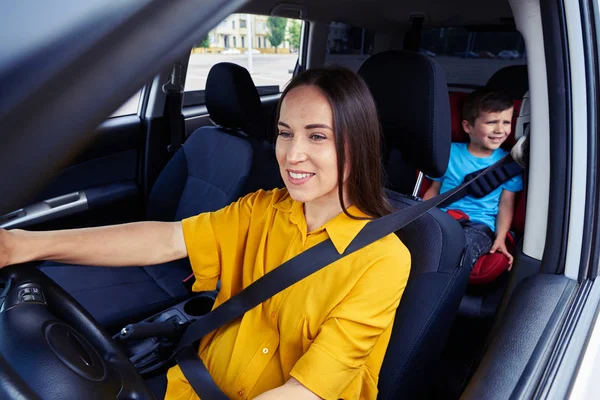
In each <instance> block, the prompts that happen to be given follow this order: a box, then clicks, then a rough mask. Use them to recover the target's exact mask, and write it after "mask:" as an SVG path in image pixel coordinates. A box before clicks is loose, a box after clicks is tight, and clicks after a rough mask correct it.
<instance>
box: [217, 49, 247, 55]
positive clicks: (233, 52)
mask: <svg viewBox="0 0 600 400" xmlns="http://www.w3.org/2000/svg"><path fill="white" fill-rule="evenodd" d="M221 54H225V55H237V54H242V52H241V51H239V50H238V49H225V50H223V51H221Z"/></svg>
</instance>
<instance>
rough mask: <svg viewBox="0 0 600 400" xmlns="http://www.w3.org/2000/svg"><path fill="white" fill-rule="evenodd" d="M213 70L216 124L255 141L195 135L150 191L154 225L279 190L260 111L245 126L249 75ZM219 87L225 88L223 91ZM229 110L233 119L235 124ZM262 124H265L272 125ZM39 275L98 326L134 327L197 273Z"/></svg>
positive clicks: (57, 267) (207, 130) (177, 295)
mask: <svg viewBox="0 0 600 400" xmlns="http://www.w3.org/2000/svg"><path fill="white" fill-rule="evenodd" d="M215 67H216V73H215V74H213V73H212V70H211V74H209V78H208V82H207V90H208V86H210V87H211V90H212V91H213V92H214V91H217V92H219V94H218V96H217V98H216V99H215V96H213V97H212V100H211V101H212V103H211V104H212V105H213V107H212V108H211V109H212V110H213V111H214V112H215V113H217V114H216V115H217V116H216V117H215V116H213V115H212V114H211V118H213V119H215V118H216V120H217V121H220V124H221V125H225V126H230V127H232V126H245V127H249V129H253V133H255V134H256V136H255V137H252V136H250V135H248V134H246V133H245V132H243V131H241V130H239V129H231V128H222V127H202V128H200V129H198V130H196V131H195V132H194V133H192V134H191V135H190V137H189V138H188V139H187V140H186V142H185V143H184V145H183V147H182V148H181V149H180V150H179V151H178V152H177V153H176V154H175V155H174V156H173V158H171V160H170V161H169V163H168V164H167V166H166V167H165V168H164V170H163V171H162V172H161V174H160V175H159V177H158V179H157V181H156V183H155V185H154V187H153V188H152V191H151V193H150V196H149V199H148V204H147V218H148V220H153V221H179V220H182V219H184V218H187V217H191V216H193V215H197V214H200V213H202V212H207V211H214V210H218V209H220V208H223V207H225V206H226V205H228V204H230V203H232V202H234V201H236V200H237V199H238V198H239V197H241V196H243V195H245V194H247V193H250V192H253V191H256V190H258V189H272V188H275V187H277V186H280V185H281V180H280V176H279V169H278V166H277V161H276V159H275V150H274V148H273V145H272V144H271V143H269V142H267V141H265V140H263V139H262V138H260V137H259V135H258V133H262V131H260V130H259V129H258V125H259V121H258V119H257V118H258V117H259V113H258V112H256V113H253V114H248V115H251V117H252V118H253V120H252V121H251V122H244V121H242V118H243V117H244V116H245V113H246V112H250V113H252V112H253V111H252V110H253V107H255V106H256V104H254V103H253V100H248V99H253V96H254V94H255V95H256V99H255V100H257V101H258V106H260V99H259V98H258V94H257V93H256V88H254V85H253V84H252V80H251V79H250V76H249V75H248V73H247V72H245V74H244V72H241V71H240V70H239V69H240V68H241V69H242V70H243V68H242V67H238V66H234V67H232V66H228V65H225V66H223V65H221V64H218V65H216V66H215ZM215 67H213V69H215ZM243 71H245V70H243ZM246 78H247V79H250V80H249V81H248V80H247V79H246ZM215 80H217V82H215ZM222 81H225V82H226V83H222ZM248 82H249V83H248ZM215 84H217V86H218V84H221V86H219V88H220V89H219V90H217V88H216V86H215ZM238 84H239V85H241V87H239V88H238V87H237V86H236V85H238ZM248 84H250V85H252V87H251V88H250V87H249V86H248ZM237 96H242V97H243V98H242V99H237ZM227 102H230V103H231V104H230V105H228V103H227ZM215 104H216V108H215ZM228 112H231V113H232V116H231V119H229V118H228V114H227V113H228ZM230 121H233V122H230ZM261 124H263V125H266V121H262V122H261ZM40 269H41V270H42V271H43V272H44V273H46V274H47V275H48V276H49V277H50V278H52V279H53V280H55V281H56V282H57V283H58V284H59V285H61V286H62V287H63V288H65V289H66V290H67V291H68V292H69V293H70V294H71V295H72V296H73V297H74V298H75V299H76V300H77V301H79V302H80V303H81V305H83V306H84V307H85V308H86V309H87V310H88V311H89V312H90V313H91V314H92V315H93V316H94V317H95V318H96V319H97V320H98V321H99V322H100V323H102V324H103V325H105V326H111V327H114V326H120V325H124V324H127V323H132V322H135V321H137V320H139V319H141V318H143V317H146V316H149V315H151V314H153V313H155V312H158V311H160V310H162V309H165V308H167V307H169V306H171V305H173V304H175V303H177V302H179V301H181V300H182V299H183V298H185V297H186V296H187V295H188V292H187V290H186V289H185V287H184V286H183V284H182V280H183V279H184V278H186V277H187V276H189V275H190V274H191V272H192V270H191V267H190V263H189V260H188V259H187V258H186V259H182V260H177V261H173V262H169V263H166V264H161V265H154V266H151V267H129V268H99V267H87V268H82V267H80V266H67V265H63V264H57V263H46V264H44V265H42V266H41V267H40Z"/></svg>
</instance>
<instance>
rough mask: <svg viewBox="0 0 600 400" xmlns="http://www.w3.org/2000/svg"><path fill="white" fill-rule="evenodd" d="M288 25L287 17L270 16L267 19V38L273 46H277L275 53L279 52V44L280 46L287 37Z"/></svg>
mask: <svg viewBox="0 0 600 400" xmlns="http://www.w3.org/2000/svg"><path fill="white" fill-rule="evenodd" d="M286 25H287V19H285V18H281V17H269V18H268V19H267V27H268V28H269V33H268V34H267V39H268V40H269V42H270V43H271V45H272V46H273V47H275V53H277V46H279V45H280V44H281V43H282V42H283V39H284V38H285V27H286Z"/></svg>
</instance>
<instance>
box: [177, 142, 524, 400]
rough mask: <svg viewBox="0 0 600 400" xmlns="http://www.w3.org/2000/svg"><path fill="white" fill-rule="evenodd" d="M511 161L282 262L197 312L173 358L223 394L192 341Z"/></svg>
mask: <svg viewBox="0 0 600 400" xmlns="http://www.w3.org/2000/svg"><path fill="white" fill-rule="evenodd" d="M512 161H513V159H512V157H511V155H510V154H507V155H505V156H504V157H503V158H501V159H500V160H499V161H497V162H496V163H495V164H493V165H491V166H489V167H488V168H486V169H485V170H483V171H482V172H481V173H479V174H478V175H477V176H475V177H473V178H472V179H471V180H469V181H467V182H465V183H463V184H462V185H460V186H457V187H456V188H454V189H452V190H449V191H447V192H445V193H443V194H441V195H439V196H436V197H433V198H431V199H429V200H426V201H423V202H420V203H418V204H415V205H413V206H410V207H408V208H405V209H402V210H398V211H396V212H393V213H391V214H388V215H385V216H383V217H380V218H377V219H375V220H372V221H369V222H368V223H367V224H366V225H365V226H364V227H363V228H362V229H361V231H360V232H359V233H358V235H357V236H356V237H355V238H354V240H352V242H351V243H350V245H349V246H348V247H347V248H346V250H345V251H344V252H343V253H342V254H340V253H338V251H337V250H336V248H335V246H334V245H333V242H332V241H331V239H327V240H325V241H323V242H321V243H319V244H317V245H316V246H314V247H312V248H310V249H308V250H307V251H305V252H302V253H300V254H298V255H297V256H295V257H293V258H291V259H290V260H288V261H286V262H285V263H283V264H281V265H280V266H279V267H277V268H275V269H274V270H272V271H270V272H269V273H267V274H265V275H264V276H262V277H261V278H259V279H258V280H256V281H255V282H253V283H252V284H250V285H249V286H247V287H246V288H245V289H243V290H242V291H240V292H239V293H238V294H236V295H235V296H233V297H231V298H230V299H229V300H227V301H225V302H224V303H223V304H221V305H220V306H218V307H217V308H215V309H214V310H212V311H211V312H209V313H208V314H205V315H203V316H201V317H199V318H198V319H197V320H196V321H195V322H193V323H192V324H191V325H190V326H188V328H187V329H186V331H185V332H184V334H183V336H182V337H181V340H180V341H179V343H178V344H177V346H176V348H175V350H174V355H175V359H176V360H177V363H178V364H179V367H180V368H181V370H182V372H183V374H184V375H185V377H186V379H187V380H188V382H189V383H190V385H192V388H193V389H194V391H195V392H196V394H197V395H198V396H199V397H200V398H201V399H203V400H226V399H227V396H226V395H225V394H224V393H223V392H222V391H221V390H220V389H219V387H218V386H217V384H216V383H215V382H214V380H213V379H212V378H211V376H210V374H209V372H208V370H207V369H206V366H205V365H204V363H203V362H202V360H201V359H200V357H199V356H198V350H197V347H195V346H194V343H195V342H197V341H199V340H200V339H201V338H202V337H204V336H205V335H207V334H209V333H210V332H212V331H214V330H216V329H217V328H220V327H221V326H223V325H225V324H228V323H230V322H232V321H233V320H235V319H236V318H239V317H241V316H242V315H244V314H245V313H246V312H247V311H249V310H251V309H252V308H254V307H256V306H257V305H259V304H261V303H262V302H264V301H266V300H267V299H269V298H271V297H273V296H274V295H276V294H277V293H279V292H281V291H283V290H285V289H286V288H288V287H290V286H291V285H293V284H295V283H296V282H299V281H301V280H302V279H304V278H306V277H308V276H309V275H312V274H313V273H315V272H317V271H319V270H320V269H322V268H324V267H325V266H327V265H329V264H331V263H333V262H335V261H338V260H339V259H341V258H343V257H346V256H348V255H350V254H352V253H354V252H355V251H357V250H359V249H361V248H363V247H365V246H367V245H369V244H371V243H373V242H375V241H377V240H379V239H381V238H383V237H385V236H387V235H389V234H392V233H394V232H396V231H398V230H399V229H402V228H403V227H405V226H406V225H408V224H410V223H411V222H413V221H414V220H416V219H417V218H419V217H421V216H422V215H423V214H425V213H427V212H428V211H429V210H431V209H432V208H434V207H438V206H441V207H443V206H444V205H446V204H451V203H453V202H455V201H456V200H458V199H459V198H462V197H464V196H466V195H467V194H469V192H468V190H469V187H470V186H471V185H472V184H473V183H474V182H477V181H478V180H479V179H481V178H484V177H486V176H488V175H489V174H492V173H494V171H496V170H497V169H499V168H502V167H503V166H505V165H507V164H508V163H510V162H512Z"/></svg>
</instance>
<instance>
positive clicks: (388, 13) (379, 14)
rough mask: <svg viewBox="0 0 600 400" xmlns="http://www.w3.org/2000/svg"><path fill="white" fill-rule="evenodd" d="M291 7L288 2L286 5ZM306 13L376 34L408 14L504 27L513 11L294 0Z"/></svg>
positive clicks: (461, 2)
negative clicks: (365, 29)
mask: <svg viewBox="0 0 600 400" xmlns="http://www.w3.org/2000/svg"><path fill="white" fill-rule="evenodd" d="M281 4H283V3H282V2H280V1H273V0H254V1H251V2H249V3H248V4H247V5H246V6H245V7H244V8H243V9H242V10H241V12H247V13H252V14H263V15H268V14H271V12H272V10H273V9H274V8H275V7H277V6H278V5H281ZM285 4H291V3H285ZM293 4H296V5H299V6H301V7H303V8H305V10H306V16H305V18H304V19H308V20H311V21H318V22H325V23H328V22H330V21H332V20H333V21H339V22H345V23H349V24H352V25H356V26H362V27H367V28H377V29H378V30H379V31H382V30H383V31H388V32H393V31H396V30H403V29H405V27H406V26H407V25H408V24H409V23H410V22H409V21H410V17H411V15H415V14H417V15H418V14H423V15H424V16H425V24H426V25H428V26H465V25H505V24H507V23H509V24H510V23H512V22H513V19H512V11H511V9H510V5H509V4H508V1H506V0H500V1H478V0H458V1H445V0H402V1H398V0H327V1H323V0H296V1H294V2H293Z"/></svg>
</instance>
